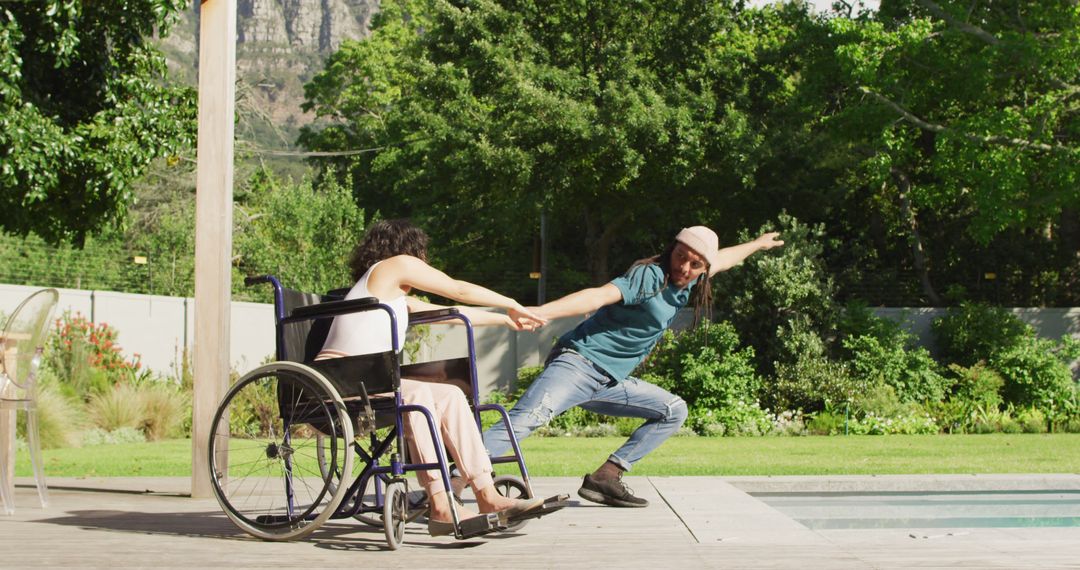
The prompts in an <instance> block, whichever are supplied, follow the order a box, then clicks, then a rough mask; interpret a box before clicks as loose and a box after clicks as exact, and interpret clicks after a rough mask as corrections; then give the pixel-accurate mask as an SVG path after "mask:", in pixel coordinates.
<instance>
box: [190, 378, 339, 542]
mask: <svg viewBox="0 0 1080 570" xmlns="http://www.w3.org/2000/svg"><path fill="white" fill-rule="evenodd" d="M352 439H353V431H352V422H351V421H350V420H349V417H348V413H347V411H346V409H345V405H344V404H343V403H342V401H341V398H340V397H339V396H338V393H337V391H336V390H335V389H334V388H333V386H332V385H331V384H330V383H329V382H328V381H327V380H326V379H325V378H324V377H323V376H322V375H321V374H319V373H318V372H316V371H315V370H313V369H311V368H309V367H307V366H304V365H302V364H298V363H294V362H275V363H271V364H267V365H264V366H261V367H259V368H257V369H255V370H253V371H251V372H249V373H247V374H245V375H244V376H243V377H242V378H240V380H238V381H237V383H236V384H235V385H234V386H233V387H232V388H231V389H230V390H229V391H228V393H227V394H226V396H225V399H224V400H223V401H222V403H221V405H220V406H219V407H218V410H217V412H216V413H215V415H214V422H213V424H212V425H211V432H210V446H209V447H210V457H209V465H210V480H211V483H212V487H213V489H214V495H215V496H216V498H217V500H218V503H219V504H220V505H221V507H222V510H224V511H225V514H226V515H227V516H228V517H229V519H230V520H232V521H233V523H235V524H236V525H237V526H238V527H240V528H241V529H242V530H244V531H245V532H247V533H249V534H251V535H253V536H256V537H258V538H263V539H267V540H289V539H295V538H299V537H302V536H306V535H307V534H309V533H311V532H312V531H314V530H315V529H317V528H318V527H319V526H320V525H322V523H323V522H325V521H326V520H327V519H329V518H330V517H332V516H333V515H334V513H335V511H336V510H337V509H338V507H339V505H340V504H341V502H342V500H343V498H344V497H345V494H346V492H347V490H348V486H347V485H341V484H335V481H334V480H333V477H332V476H331V475H330V473H334V472H336V473H339V474H340V473H351V472H352V463H353V453H352V450H351V449H350V447H349V446H350V444H351V442H352ZM317 446H322V449H321V455H322V457H319V455H320V454H319V453H318V452H317ZM328 467H329V468H328Z"/></svg>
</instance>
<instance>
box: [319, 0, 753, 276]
mask: <svg viewBox="0 0 1080 570" xmlns="http://www.w3.org/2000/svg"><path fill="white" fill-rule="evenodd" d="M381 7H382V9H383V10H384V12H383V15H382V16H380V19H379V20H378V21H377V22H376V23H375V25H374V26H373V30H372V34H371V35H370V37H369V38H367V39H365V40H364V41H363V42H358V43H351V42H345V43H343V45H342V48H341V49H340V50H339V52H338V53H336V54H334V55H333V56H332V57H331V58H330V60H329V61H328V64H327V66H326V70H325V71H324V72H322V73H321V74H319V75H318V76H316V77H315V78H314V79H313V80H312V81H311V83H309V84H308V86H307V89H306V96H307V100H308V101H307V104H306V108H309V109H311V110H314V111H315V112H316V114H317V115H318V116H320V117H326V118H328V119H332V121H328V122H329V123H330V126H328V127H326V128H322V127H321V125H320V126H319V128H311V129H307V130H306V131H305V132H304V134H303V135H302V136H301V137H300V143H301V144H302V145H304V146H306V147H307V148H310V149H313V150H326V151H333V150H345V149H374V150H375V152H372V153H371V154H367V155H359V156H357V157H355V158H348V159H339V158H331V159H329V160H333V161H335V162H337V163H338V164H341V165H342V166H345V167H347V168H349V169H351V170H349V171H348V172H351V173H352V174H353V175H354V182H355V184H356V194H357V196H358V199H359V200H360V201H361V202H362V203H363V204H365V205H366V206H367V207H368V208H369V209H371V210H374V209H378V210H379V211H381V212H382V214H383V215H384V216H398V215H413V216H414V217H416V218H418V219H419V221H420V222H421V223H422V224H423V225H424V226H425V227H427V228H429V230H430V231H431V232H432V234H433V237H434V238H435V240H434V241H435V243H437V244H441V247H442V249H440V250H439V252H438V255H439V256H440V257H441V258H443V259H444V261H445V263H444V265H445V266H446V267H448V268H449V269H450V270H451V273H453V274H455V275H456V274H463V273H464V274H472V273H473V272H476V271H483V272H484V273H485V274H486V275H492V274H495V273H502V272H505V271H509V270H513V271H517V272H519V274H521V275H524V274H525V273H527V271H528V270H529V265H530V262H531V261H532V260H531V256H521V255H518V256H510V255H509V253H510V252H520V251H528V249H529V248H530V247H531V245H532V240H533V235H534V233H535V231H536V227H537V221H538V220H539V215H540V212H541V211H546V212H547V220H548V224H549V232H550V233H549V235H550V236H552V239H553V240H554V241H556V242H558V243H564V244H565V245H566V247H560V248H556V249H554V250H553V251H559V252H560V253H559V255H557V256H553V259H552V262H553V263H554V264H556V265H558V266H560V268H561V269H565V270H567V271H577V272H579V274H580V272H581V268H585V270H586V271H587V276H586V278H587V279H588V281H589V282H602V281H606V280H607V279H609V278H610V270H611V268H610V266H609V257H610V255H611V252H612V251H613V250H614V249H615V248H619V247H620V246H623V247H626V245H625V244H627V243H630V244H632V245H634V246H637V247H638V248H642V247H648V248H649V249H652V248H654V247H656V246H657V239H658V238H657V235H660V236H665V237H666V235H667V234H668V233H669V232H671V231H672V228H675V227H678V226H677V224H678V223H681V220H683V219H685V216H682V215H680V212H679V211H678V210H682V213H683V214H690V213H692V212H696V211H698V210H701V209H707V207H706V205H707V203H708V202H709V201H710V200H711V199H712V198H713V196H715V195H716V194H718V193H717V192H715V191H713V192H703V191H700V190H702V189H704V188H715V187H717V186H719V185H718V184H717V183H716V182H715V180H716V178H718V177H720V176H724V177H730V176H731V174H730V173H732V172H736V173H739V174H746V173H747V172H748V168H747V165H746V150H748V149H749V148H751V147H752V145H753V143H754V137H753V135H752V133H750V132H748V131H749V129H748V127H747V120H746V117H745V114H744V113H743V112H742V111H741V110H739V109H737V108H736V107H735V106H734V105H730V104H724V98H725V97H726V96H729V95H730V94H729V93H727V92H726V91H727V89H728V88H729V86H730V87H731V88H732V89H739V88H740V87H741V86H732V85H730V82H739V81H740V79H741V75H740V74H738V73H729V70H727V69H717V70H713V69H708V65H709V63H710V61H711V58H712V57H714V52H724V55H725V57H728V58H731V59H733V60H734V59H736V58H738V57H739V56H743V55H745V54H744V53H743V52H744V51H745V50H748V49H752V44H751V45H748V44H747V42H750V41H752V36H751V35H749V34H744V35H742V37H741V38H740V39H741V40H743V41H740V42H739V43H737V44H728V43H727V42H726V41H723V40H720V39H719V38H722V37H723V36H724V33H725V32H727V31H731V32H735V31H737V27H738V23H736V22H735V20H734V13H735V12H734V10H733V7H732V5H729V4H727V3H724V4H721V5H717V6H713V7H703V6H701V5H694V4H685V3H670V2H646V3H644V4H643V3H641V2H637V1H630V0H620V1H618V2H610V3H603V4H590V5H587V6H584V5H583V6H578V5H573V4H560V3H555V4H550V3H546V4H545V3H536V2H532V1H517V0H504V1H496V0H484V1H481V2H471V3H468V4H467V5H462V4H459V3H453V2H423V1H415V2H410V1H405V0H400V1H394V2H384V3H383V4H382V5H381ZM642 18H646V19H648V20H649V21H650V22H653V24H652V25H648V26H643V25H641V22H642ZM419 30H423V31H422V33H421V32H420V31H419ZM714 74H716V75H722V77H714ZM721 82H724V84H723V85H721ZM343 172H345V171H344V170H343ZM705 173H708V174H709V175H708V176H706V177H705V178H706V180H698V177H699V176H701V175H702V174H705ZM719 173H722V174H719ZM710 177H711V178H710ZM658 196H663V197H664V200H665V202H666V204H667V205H668V206H669V207H668V208H664V209H661V210H657V209H656V208H654V207H653V206H652V204H653V203H654V201H655V199H656V198H657V197H658ZM523 222H524V223H523ZM474 243H483V244H485V248H487V249H488V250H489V251H491V252H498V253H502V255H493V256H492V258H493V259H494V258H498V259H499V263H497V264H493V263H492V260H491V259H487V260H485V259H476V258H475V256H474V255H472V254H469V253H464V252H462V251H459V250H458V248H459V247H462V246H465V245H466V244H474ZM630 255H633V257H632V258H637V257H641V256H642V254H641V252H638V253H636V254H623V255H620V258H626V259H627V261H629V259H632V258H631V257H630ZM508 260H509V263H507V261H508ZM507 265H510V267H507ZM481 281H483V282H489V280H488V279H481ZM522 284H523V285H526V284H528V282H527V281H525V282H524V283H522ZM529 285H531V284H529ZM526 286H528V285H526Z"/></svg>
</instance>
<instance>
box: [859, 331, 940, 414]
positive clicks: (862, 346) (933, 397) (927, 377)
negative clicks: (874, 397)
mask: <svg viewBox="0 0 1080 570" xmlns="http://www.w3.org/2000/svg"><path fill="white" fill-rule="evenodd" d="M843 347H844V348H845V349H846V350H847V351H848V352H849V353H850V354H851V361H850V362H851V369H852V373H853V375H854V376H855V381H856V383H857V384H860V385H865V386H873V385H877V384H885V385H887V386H890V387H891V388H893V390H895V392H896V396H897V398H898V399H899V400H900V401H904V402H936V401H939V400H941V399H943V398H944V397H945V392H946V390H947V389H948V388H949V384H950V382H949V380H948V379H947V378H946V377H944V376H942V375H941V373H939V372H938V366H937V363H936V362H935V361H934V359H933V358H931V357H930V353H929V352H927V350H926V349H925V348H921V347H920V348H910V349H909V348H905V345H904V344H884V343H882V342H881V341H880V340H878V339H877V338H874V337H873V336H870V335H859V336H854V337H849V338H845V339H844V340H843Z"/></svg>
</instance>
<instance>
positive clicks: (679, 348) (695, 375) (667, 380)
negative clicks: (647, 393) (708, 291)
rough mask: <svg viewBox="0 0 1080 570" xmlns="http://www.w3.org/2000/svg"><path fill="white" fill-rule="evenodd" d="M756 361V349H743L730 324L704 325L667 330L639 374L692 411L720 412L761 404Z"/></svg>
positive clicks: (639, 370)
mask: <svg viewBox="0 0 1080 570" xmlns="http://www.w3.org/2000/svg"><path fill="white" fill-rule="evenodd" d="M753 358H754V349H753V348H750V347H740V342H739V335H738V334H737V333H736V332H735V328H734V327H733V326H731V324H730V323H727V322H720V323H703V324H702V325H701V326H698V327H697V328H694V329H690V330H687V331H683V332H680V333H674V332H672V331H670V330H668V331H665V332H664V336H663V337H662V338H661V340H660V341H659V342H658V343H657V346H656V348H655V349H654V350H653V353H652V354H651V355H650V356H649V359H648V361H646V362H645V363H644V364H642V365H641V366H640V367H639V368H638V370H637V371H636V373H635V374H637V375H639V377H641V378H643V379H650V380H652V381H654V383H655V384H657V385H658V386H660V387H661V388H664V389H666V390H668V391H670V392H672V393H674V394H677V395H678V396H680V397H681V398H682V399H683V400H686V404H687V406H688V407H689V408H690V409H692V410H693V409H703V410H709V409H712V410H720V409H721V408H724V407H726V406H729V405H733V404H734V403H735V402H739V401H745V402H755V403H756V402H757V396H758V392H759V391H760V389H761V384H762V380H761V377H760V376H758V374H757V373H756V372H755V370H754V367H753Z"/></svg>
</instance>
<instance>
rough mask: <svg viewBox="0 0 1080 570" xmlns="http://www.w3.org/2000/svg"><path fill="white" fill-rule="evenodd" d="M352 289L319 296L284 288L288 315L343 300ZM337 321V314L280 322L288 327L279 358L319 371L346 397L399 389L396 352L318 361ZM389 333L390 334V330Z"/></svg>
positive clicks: (283, 294) (399, 380)
mask: <svg viewBox="0 0 1080 570" xmlns="http://www.w3.org/2000/svg"><path fill="white" fill-rule="evenodd" d="M348 292H349V290H348V289H335V290H333V291H330V292H329V293H327V294H326V295H317V294H315V293H304V292H302V291H296V290H293V289H288V288H285V287H282V288H281V293H282V302H283V305H284V307H283V308H284V314H285V315H286V316H289V315H292V314H293V312H294V311H296V310H297V309H299V308H301V307H307V306H310V305H314V304H318V303H325V302H329V301H340V300H342V299H344V298H345V295H346V294H347V293H348ZM333 320H334V318H333V317H324V318H315V319H311V320H302V321H296V322H290V323H288V324H285V325H281V324H279V325H278V326H284V330H283V331H282V338H283V344H284V346H282V354H279V355H278V359H279V360H292V361H295V362H302V363H304V364H307V365H308V366H310V367H312V368H314V369H316V370H318V371H319V372H320V373H322V374H323V376H325V377H326V379H327V380H329V381H330V383H331V384H333V385H334V388H335V389H336V390H337V391H338V394H339V395H340V396H341V398H342V399H349V398H353V397H358V396H360V395H361V393H362V390H366V391H367V393H368V394H378V393H385V392H392V391H394V390H395V389H397V387H398V386H400V385H401V374H400V370H399V367H398V355H397V354H396V353H394V352H393V351H387V352H380V353H375V354H362V355H358V356H348V357H343V358H330V359H326V360H318V361H316V360H315V356H316V355H317V354H318V353H319V351H320V350H322V347H323V344H325V343H326V337H327V335H329V334H330V325H331V324H332V323H333ZM387 334H390V331H389V330H388V331H387ZM361 384H362V385H363V388H361Z"/></svg>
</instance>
